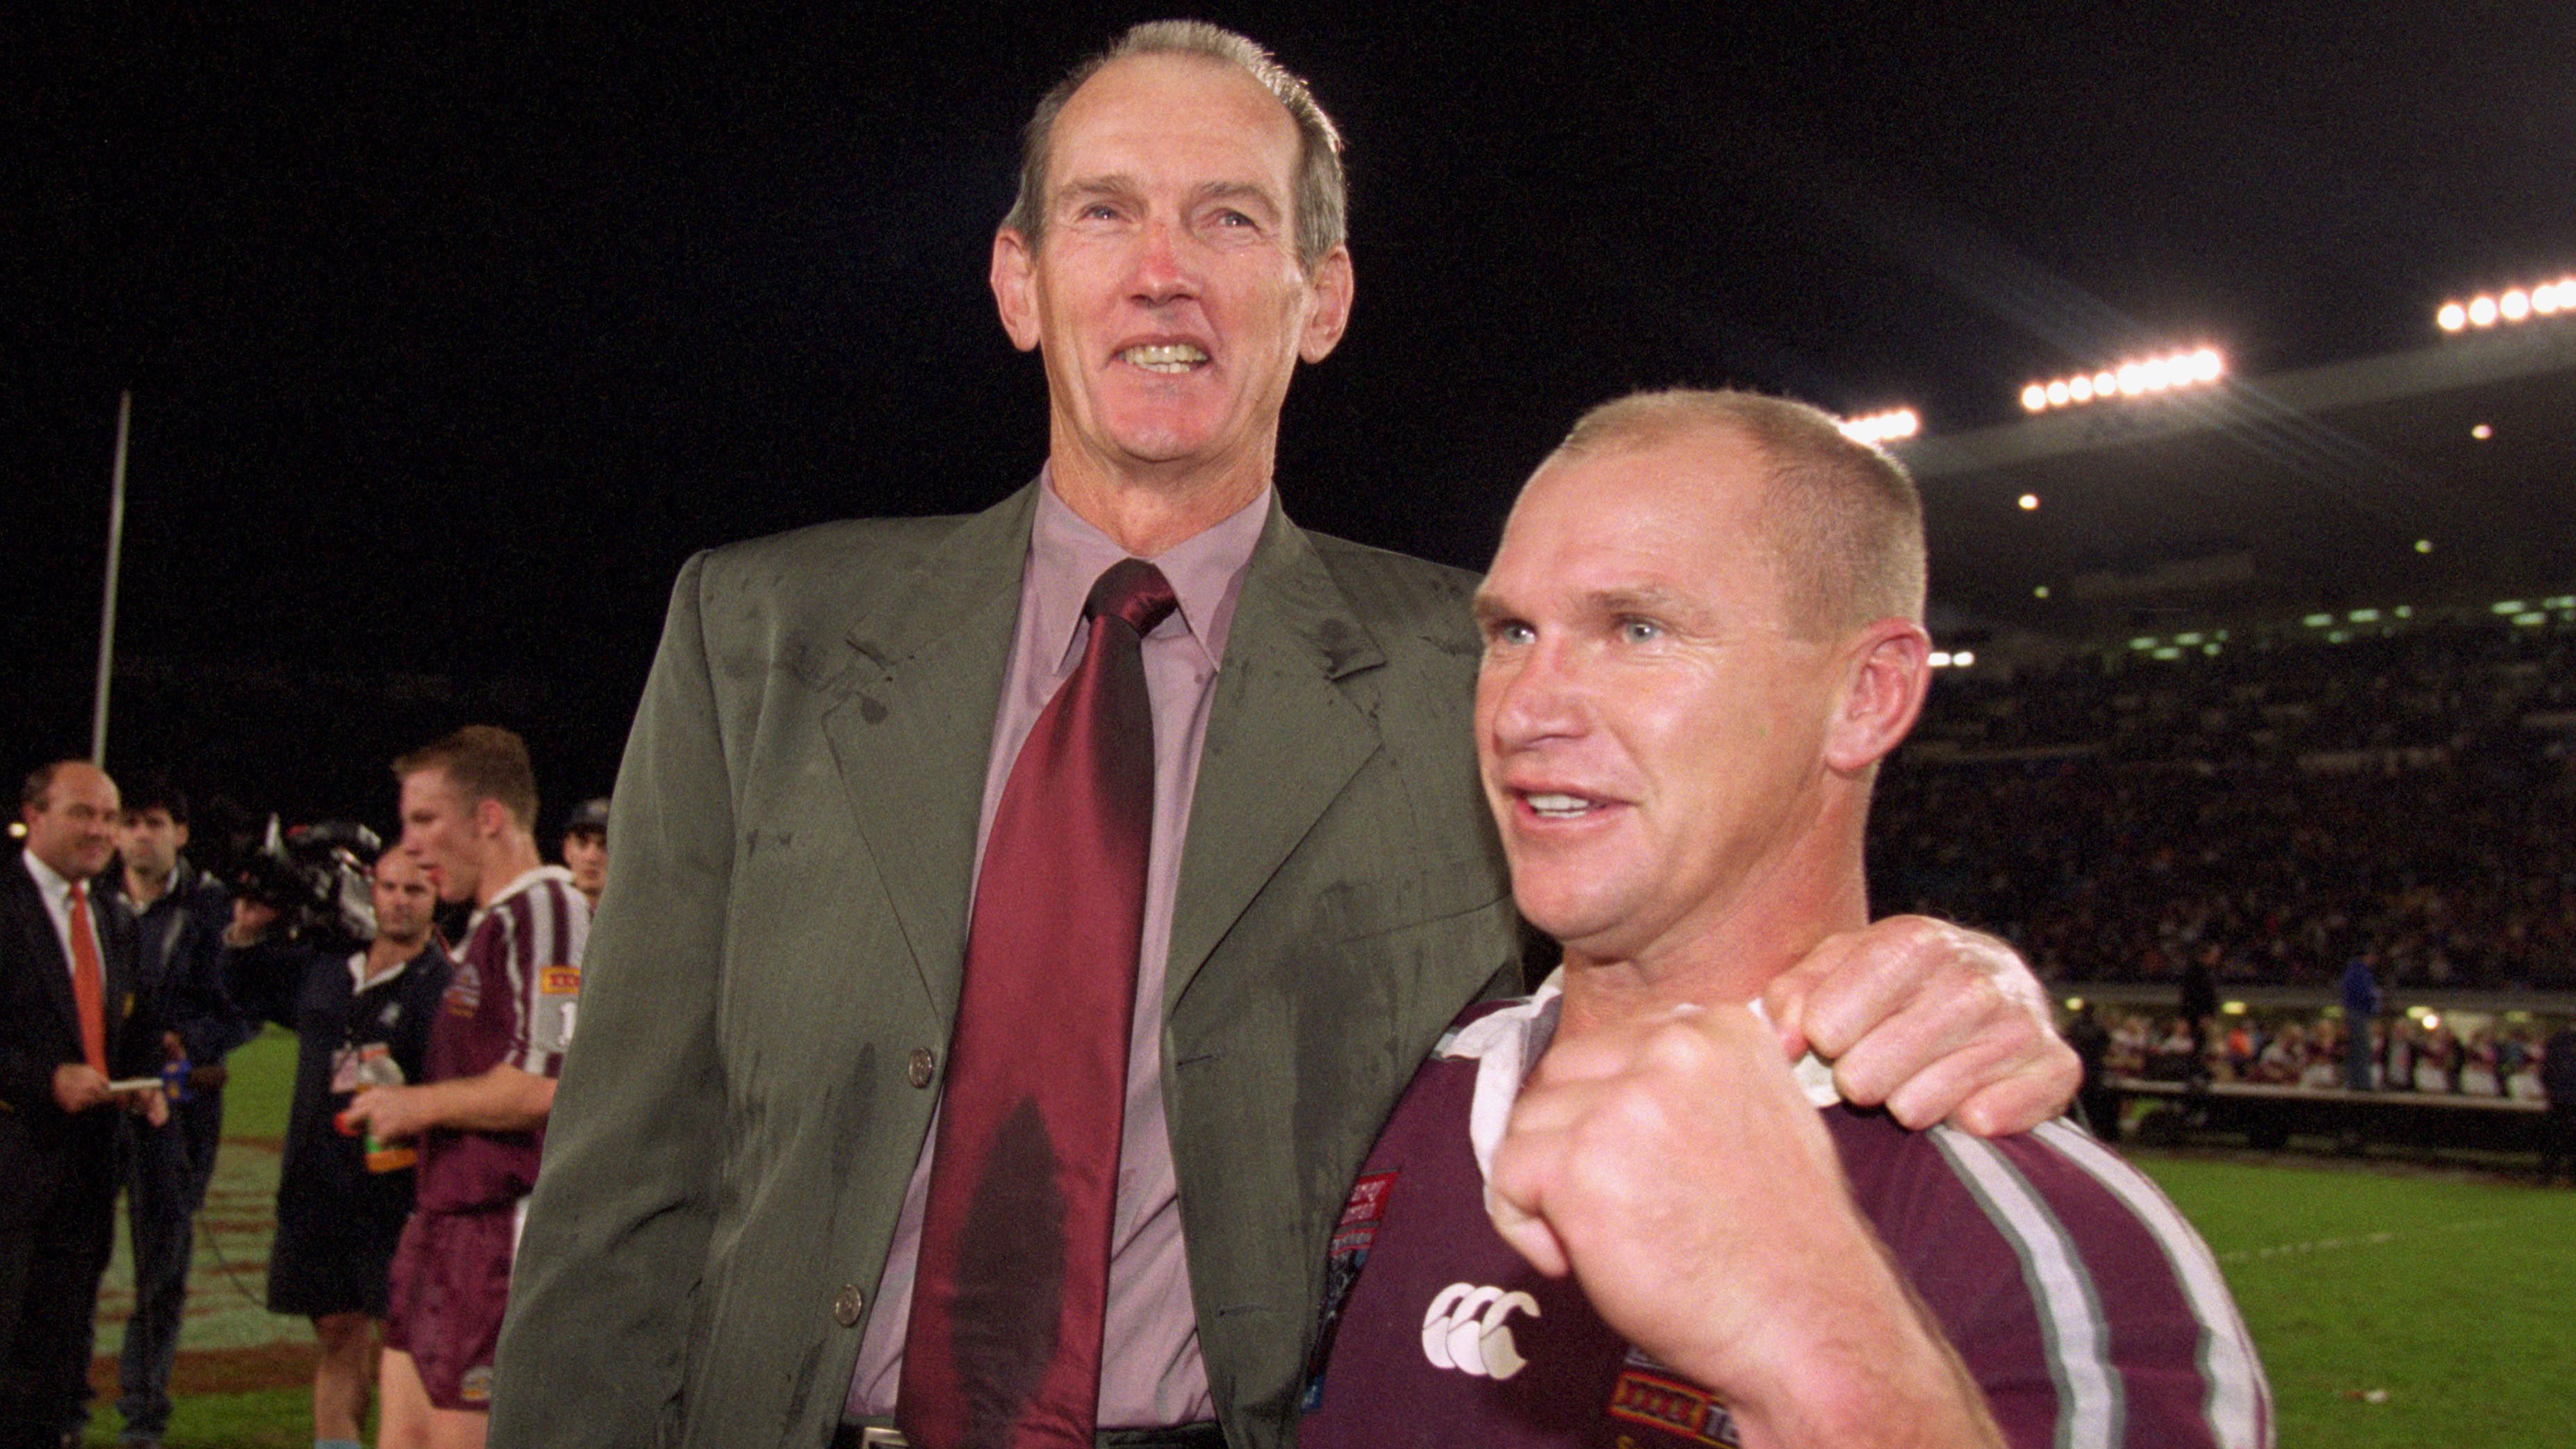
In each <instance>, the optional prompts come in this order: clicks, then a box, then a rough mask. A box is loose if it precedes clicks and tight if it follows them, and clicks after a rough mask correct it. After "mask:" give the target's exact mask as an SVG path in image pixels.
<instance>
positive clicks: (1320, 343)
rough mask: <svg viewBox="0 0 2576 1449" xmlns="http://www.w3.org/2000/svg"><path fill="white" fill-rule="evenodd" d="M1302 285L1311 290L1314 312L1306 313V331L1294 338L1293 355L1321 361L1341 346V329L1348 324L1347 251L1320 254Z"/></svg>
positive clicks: (1340, 249) (1338, 248)
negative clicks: (1294, 349)
mask: <svg viewBox="0 0 2576 1449" xmlns="http://www.w3.org/2000/svg"><path fill="white" fill-rule="evenodd" d="M1306 285H1307V286H1308V287H1309V288H1311V289H1312V290H1313V291H1314V294H1315V310H1314V311H1312V312H1310V313H1308V314H1306V332H1305V335H1304V336H1302V337H1300V338H1298V339H1297V355H1298V356H1299V357H1301V358H1304V359H1305V360H1306V361H1308V362H1321V361H1323V360H1324V359H1325V358H1327V357H1330V356H1332V355H1333V349H1334V348H1336V347H1338V346H1340V345H1341V341H1342V332H1343V329H1345V328H1347V327H1349V326H1350V325H1351V289H1352V286H1353V278H1352V276H1351V249H1350V248H1349V247H1335V248H1333V249H1332V250H1331V251H1329V252H1326V253H1324V257H1323V260H1321V261H1319V262H1317V263H1315V270H1314V272H1313V274H1312V275H1310V276H1308V277H1307V279H1306Z"/></svg>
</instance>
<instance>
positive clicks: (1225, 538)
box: [1028, 473, 1270, 673]
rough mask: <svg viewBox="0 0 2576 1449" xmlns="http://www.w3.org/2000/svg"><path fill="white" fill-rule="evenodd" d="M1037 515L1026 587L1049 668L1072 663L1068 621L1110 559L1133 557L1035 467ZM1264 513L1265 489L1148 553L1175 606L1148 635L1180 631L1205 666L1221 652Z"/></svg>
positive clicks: (1077, 616)
mask: <svg viewBox="0 0 2576 1449" xmlns="http://www.w3.org/2000/svg"><path fill="white" fill-rule="evenodd" d="M1038 485H1039V486H1038V508H1037V518H1036V521H1035V522H1034V523H1033V524H1032V525H1031V526H1030V529H1029V583H1028V588H1029V592H1030V593H1031V594H1032V595H1033V596H1034V598H1035V602H1036V606H1037V619H1036V623H1037V628H1038V636H1037V637H1039V638H1040V639H1043V640H1046V641H1048V642H1049V648H1050V649H1052V650H1054V651H1055V662H1054V668H1055V670H1056V672H1058V673H1061V672H1063V671H1064V670H1066V669H1069V668H1071V667H1072V655H1073V636H1074V629H1075V627H1076V626H1077V625H1079V624H1081V622H1082V604H1083V601H1084V600H1085V599H1087V598H1089V597H1090V596H1091V586H1092V585H1093V584H1095V583H1097V582H1099V580H1100V575H1101V574H1102V573H1103V572H1105V571H1107V569H1108V568H1109V566H1110V565H1111V564H1114V563H1116V562H1118V561H1119V560H1120V559H1123V558H1129V557H1132V555H1130V554H1129V553H1128V552H1127V550H1125V549H1124V548H1121V547H1119V546H1118V541H1117V540H1115V539H1113V538H1111V537H1110V536H1109V535H1107V534H1105V533H1103V532H1101V531H1100V530H1099V529H1097V528H1095V527H1093V526H1092V525H1091V523H1090V521H1089V520H1087V519H1085V518H1084V517H1083V516H1082V515H1081V514H1078V513H1076V512H1074V511H1073V508H1072V507H1071V505H1069V504H1067V503H1066V502H1065V501H1064V500H1063V499H1061V498H1058V497H1057V496H1056V493H1055V480H1054V477H1053V475H1052V474H1051V473H1040V474H1039V475H1038ZM1269 521H1270V490H1269V489H1268V488H1266V487H1265V488H1263V489H1262V490H1261V496H1259V497H1257V498H1255V499H1253V500H1252V501H1251V502H1250V503H1247V504H1245V505H1244V506H1243V507H1241V508H1239V509H1236V510H1235V511H1234V512H1233V513H1230V514H1228V515H1226V516H1225V517H1224V518H1222V519H1219V520H1218V521H1217V522H1216V523H1215V524H1214V525H1212V526H1211V527H1209V528H1206V529H1204V530H1202V531H1200V532H1198V533H1196V534H1193V535H1191V536H1190V537H1188V538H1186V539H1183V540H1182V541H1181V542H1179V543H1176V544H1174V545H1172V546H1171V547H1170V548H1168V549H1166V550H1164V551H1163V553H1162V554H1161V555H1160V556H1158V557H1156V558H1153V559H1150V560H1148V562H1150V563H1152V564H1153V565H1154V566H1155V567H1156V568H1159V569H1161V570H1162V571H1163V577H1164V579H1165V580H1166V581H1168V582H1169V583H1170V584H1171V586H1172V593H1173V595H1174V596H1175V597H1176V598H1178V599H1179V600H1180V607H1179V608H1178V609H1176V610H1174V611H1173V614H1172V617H1171V618H1169V619H1166V620H1164V621H1163V622H1162V623H1161V624H1159V625H1157V626H1156V627H1155V629H1154V633H1153V637H1154V638H1157V639H1168V638H1170V637H1172V635H1173V633H1174V632H1175V631H1180V632H1182V633H1184V634H1186V635H1187V636H1188V638H1189V640H1190V641H1191V644H1192V645H1193V646H1194V647H1196V648H1197V650H1198V651H1199V653H1200V655H1201V656H1202V662H1203V664H1204V666H1205V668H1206V669H1207V670H1208V672H1210V673H1214V672H1215V671H1216V669H1217V666H1218V665H1219V664H1220V663H1222V662H1223V661H1224V659H1225V640H1226V634H1227V632H1228V631H1229V630H1230V629H1231V628H1232V627H1233V624H1234V605H1235V599H1236V596H1237V595H1238V594H1240V593H1241V592H1242V589H1243V575H1244V570H1245V569H1246V568H1247V567H1249V566H1250V564H1251V563H1252V551H1253V549H1254V548H1255V547H1256V546H1258V545H1259V544H1260V542H1261V530H1262V527H1263V525H1265V524H1267V523H1268V522H1269Z"/></svg>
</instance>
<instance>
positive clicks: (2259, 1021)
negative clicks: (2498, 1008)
mask: <svg viewBox="0 0 2576 1449" xmlns="http://www.w3.org/2000/svg"><path fill="white" fill-rule="evenodd" d="M2100 1019H2101V1024H2102V1028H2103V1031H2104V1032H2105V1034H2106V1036H2107V1038H2108V1042H2107V1046H2106V1049H2105V1052H2104V1057H2103V1066H2104V1069H2105V1071H2106V1072H2107V1073H2108V1074H2109V1075H2111V1076H2114V1077H2137V1078H2144V1079H2146V1080H2148V1081H2183V1080H2186V1079H2189V1078H2192V1077H2193V1076H2195V1075H2197V1076H2198V1077H2199V1079H2201V1080H2203V1081H2210V1082H2244V1083H2251V1084H2256V1085H2262V1086H2280V1087H2312V1088H2323V1089H2332V1088H2338V1087H2341V1086H2343V1085H2344V1075H2343V1073H2344V1060H2345V1051H2344V1048H2345V1042H2346V1037H2345V1032H2346V1031H2347V1030H2348V1027H2347V1024H2346V1022H2345V1021H2344V1019H2343V1018H2342V1016H2341V1015H2340V1014H2326V1015H2320V1016H2316V1017H2311V1018H2301V1017H2274V1016H2265V1015H2258V1014H2255V1013H2247V1014H2245V1015H2241V1016H2234V1017H2230V1018H2227V1019H2226V1025H2225V1026H2223V1027H2222V1028H2220V1029H2219V1030H2217V1031H2213V1032H2211V1033H2209V1035H2208V1038H2207V1040H2206V1042H2205V1043H2204V1045H2203V1047H2202V1050H2201V1053H2200V1055H2199V1057H2198V1058H2197V1060H2196V1061H2195V1058H2194V1056H2193V1053H2192V1045H2191V1028H2190V1025H2189V1023H2187V1022H2185V1021H2184V1020H2182V1019H2181V1018H2180V1017H2170V1016H2161V1015H2158V1014H2155V1013H2151V1012H2123V1011H2106V1012H2102V1013H2100ZM2368 1030H2369V1032H2370V1040H2371V1046H2370V1054H2369V1060H2370V1062H2371V1085H2372V1087H2373V1089H2375V1090H2378V1091H2388V1092H2423V1093H2456V1094H2459V1095H2462V1096H2471V1097H2511V1098H2514V1099H2516V1100H2520V1101H2529V1102H2537V1101H2540V1100H2542V1098H2543V1091H2542V1073H2543V1070H2544V1064H2545V1062H2546V1059H2547V1056H2548V1047H2547V1043H2546V1041H2545V1040H2544V1038H2543V1033H2542V1031H2541V1029H2540V1028H2539V1027H2538V1026H2535V1025H2527V1024H2517V1025H2511V1026H2504V1027H2492V1026H2478V1027H2472V1028H2470V1029H2468V1030H2466V1031H2455V1030H2453V1029H2452V1027H2451V1026H2450V1025H2449V1024H2448V1023H2446V1022H2443V1021H2441V1020H2440V1019H2439V1018H2438V1017H2437V1018H2434V1019H2432V1020H2431V1021H2430V1022H2429V1024H2428V1022H2427V1021H2426V1020H2425V1019H2420V1018H2415V1017H2405V1016H2401V1017H2397V1018H2395V1019H2394V1020H2393V1021H2389V1020H2381V1021H2373V1022H2371V1023H2369V1024H2368ZM2195 1065H2196V1066H2197V1069H2198V1070H2197V1072H2195V1070H2194V1068H2195Z"/></svg>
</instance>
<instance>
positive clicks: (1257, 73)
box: [1002, 20, 1350, 272]
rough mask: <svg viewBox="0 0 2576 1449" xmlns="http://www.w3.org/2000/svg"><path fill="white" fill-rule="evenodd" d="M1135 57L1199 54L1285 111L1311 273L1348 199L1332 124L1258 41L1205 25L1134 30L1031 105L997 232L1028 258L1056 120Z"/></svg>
mask: <svg viewBox="0 0 2576 1449" xmlns="http://www.w3.org/2000/svg"><path fill="white" fill-rule="evenodd" d="M1137 55H1199V56H1205V57H1207V58H1208V59H1210V60H1216V61H1222V62H1224V63H1225V64H1227V65H1231V66H1233V67H1235V68H1236V69H1238V70H1241V71H1242V72H1243V73H1244V74H1246V75H1248V76H1250V77H1252V78H1253V79H1254V80H1256V81H1258V82H1260V83H1261V88H1262V89H1263V90H1266V91H1268V92H1270V94H1271V95H1273V96H1276V97H1277V98H1278V100H1279V104H1280V105H1281V106H1283V107H1286V108H1287V111H1288V119H1289V120H1291V121H1293V122H1295V123H1296V125H1297V176H1296V180H1295V183H1294V184H1295V192H1294V194H1293V195H1292V197H1291V198H1290V200H1291V202H1292V204H1293V206H1294V208H1295V212H1296V216H1295V226H1296V237H1295V240H1296V243H1297V262H1298V265H1300V266H1302V267H1304V268H1305V269H1306V270H1307V271H1309V272H1312V271H1313V270H1314V269H1315V264H1316V263H1317V262H1320V261H1322V260H1323V259H1324V257H1325V255H1326V254H1327V253H1329V252H1331V251H1332V249H1333V248H1335V247H1337V246H1340V245H1341V244H1342V239H1343V234H1344V230H1345V228H1346V226H1347V219H1348V216H1349V212H1350V192H1349V188H1348V187H1347V185H1346V184H1345V183H1344V181H1343V179H1342V133H1341V132H1340V131H1338V130H1336V129H1334V127H1333V118H1332V117H1330V116H1328V115H1325V114H1324V108H1323V107H1322V106H1319V105H1317V104H1316V103H1315V95H1314V92H1313V91H1311V90H1309V89H1307V86H1306V82H1305V81H1304V80H1303V79H1301V78H1299V77H1298V76H1297V75H1295V74H1293V73H1292V72H1290V71H1289V70H1288V68H1287V67H1285V66H1283V65H1281V64H1280V63H1279V62H1278V61H1276V60H1274V59H1272V58H1271V55H1270V52H1269V51H1267V50H1264V49H1262V47H1261V45H1260V43H1259V42H1257V41H1255V40H1253V39H1251V38H1250V37H1248V36H1243V35H1237V34H1236V33H1234V32H1233V31H1231V30H1227V29H1225V28H1224V27H1222V26H1216V25H1210V24H1209V23H1207V22H1206V21H1204V20H1151V21H1147V22H1145V23H1144V24H1142V25H1138V26H1134V27H1132V28H1130V29H1129V30H1128V32H1127V33H1126V34H1124V35H1122V36H1120V37H1118V40H1117V42H1116V43H1115V44H1113V45H1111V46H1110V47H1109V48H1108V49H1107V50H1104V51H1102V52H1100V53H1099V54H1098V55H1094V56H1091V57H1089V58H1087V59H1085V60H1084V61H1083V62H1082V63H1081V64H1079V65H1076V66H1075V67H1074V68H1073V69H1072V70H1070V71H1067V72H1065V77H1064V79H1062V80H1060V81H1057V82H1056V83H1055V88H1054V89H1053V90H1050V91H1048V92H1047V93H1046V94H1045V95H1044V96H1043V97H1040V98H1039V100H1038V108H1037V111H1036V112H1035V113H1034V114H1033V115H1031V116H1030V117H1029V124H1028V129H1027V130H1026V131H1024V132H1022V133H1021V140H1020V194H1019V196H1018V197H1017V198H1016V199H1014V200H1013V201H1012V202H1011V212H1010V215H1008V216H1005V217H1003V218H1002V225H1003V226H1004V227H1005V228H1007V229H1009V230H1011V231H1015V232H1018V233H1019V234H1020V236H1021V238H1022V239H1024V240H1025V241H1027V242H1028V244H1029V248H1030V250H1032V251H1034V250H1036V249H1037V248H1038V246H1039V245H1040V244H1042V243H1043V242H1044V241H1045V239H1046V217H1047V153H1048V150H1049V148H1050V147H1051V146H1052V145H1053V144H1054V140H1055V121H1056V117H1057V116H1059V115H1061V114H1063V112H1064V107H1065V102H1067V101H1070V100H1072V99H1073V93H1074V92H1075V91H1078V90H1080V89H1082V84H1083V82H1085V81H1087V80H1089V79H1091V78H1092V77H1093V76H1095V75H1098V74H1099V73H1100V70H1101V67H1103V66H1106V65H1108V64H1109V63H1110V62H1111V61H1116V60H1125V59H1127V58H1128V57H1130V56H1137Z"/></svg>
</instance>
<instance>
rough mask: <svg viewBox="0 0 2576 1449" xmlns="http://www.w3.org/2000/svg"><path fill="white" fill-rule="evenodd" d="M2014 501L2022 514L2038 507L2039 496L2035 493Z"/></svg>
mask: <svg viewBox="0 0 2576 1449" xmlns="http://www.w3.org/2000/svg"><path fill="white" fill-rule="evenodd" d="M2014 501H2015V502H2017V503H2019V504H2020V505H2021V511H2022V512H2024V513H2028V512H2030V511H2031V510H2033V509H2035V508H2037V507H2039V495H2038V494H2036V493H2025V494H2023V495H2022V496H2021V497H2020V498H2018V499H2016V500H2014Z"/></svg>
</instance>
